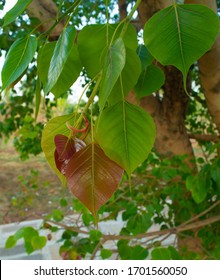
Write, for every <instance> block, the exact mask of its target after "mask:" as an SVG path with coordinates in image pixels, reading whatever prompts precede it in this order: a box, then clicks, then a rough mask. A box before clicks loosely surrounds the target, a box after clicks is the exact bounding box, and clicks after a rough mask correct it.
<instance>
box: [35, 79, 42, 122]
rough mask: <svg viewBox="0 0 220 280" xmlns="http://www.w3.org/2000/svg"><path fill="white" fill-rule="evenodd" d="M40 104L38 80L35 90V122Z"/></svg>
mask: <svg viewBox="0 0 220 280" xmlns="http://www.w3.org/2000/svg"><path fill="white" fill-rule="evenodd" d="M40 102H41V82H40V79H39V78H38V79H37V81H36V90H35V121H36V120H37V116H38V113H39V109H40Z"/></svg>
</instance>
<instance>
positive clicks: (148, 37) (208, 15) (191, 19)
mask: <svg viewBox="0 0 220 280" xmlns="http://www.w3.org/2000/svg"><path fill="white" fill-rule="evenodd" d="M218 32H219V19H218V16H217V15H216V14H215V13H214V12H213V11H212V10H210V9H209V8H207V7H205V6H203V5H190V4H189V5H177V4H174V5H172V6H169V7H168V8H166V9H163V10H161V11H159V12H158V13H156V14H155V15H154V16H153V17H151V18H150V20H149V21H148V22H147V23H146V25H145V27H144V42H145V44H146V46H147V48H148V49H149V51H150V52H151V54H152V55H153V56H154V57H155V58H156V59H157V60H158V61H159V62H160V63H161V64H163V65H174V66H175V67H177V68H178V69H179V70H180V71H181V72H182V73H183V77H184V84H185V82H186V76H187V73H188V70H189V68H190V66H191V65H192V64H193V63H194V62H195V61H196V60H198V59H199V58H200V57H201V56H202V55H203V54H204V53H205V52H207V51H208V50H209V49H210V48H211V46H212V44H213V43H214V40H215V38H216V36H217V34H218Z"/></svg>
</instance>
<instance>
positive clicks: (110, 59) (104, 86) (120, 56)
mask: <svg viewBox="0 0 220 280" xmlns="http://www.w3.org/2000/svg"><path fill="white" fill-rule="evenodd" d="M125 56H126V54H125V46H124V43H123V41H122V39H121V38H118V39H117V40H116V41H115V42H114V44H113V45H112V46H110V48H109V50H108V52H107V56H106V59H105V64H104V73H103V80H102V83H101V86H100V92H99V107H100V109H101V110H102V109H103V108H104V106H105V103H106V101H107V99H108V96H109V94H110V92H111V91H112V89H113V87H114V85H115V83H116V81H117V80H118V78H119V75H120V74H121V71H122V69H123V68H124V66H125Z"/></svg>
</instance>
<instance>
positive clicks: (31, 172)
mask: <svg viewBox="0 0 220 280" xmlns="http://www.w3.org/2000/svg"><path fill="white" fill-rule="evenodd" d="M0 141H1V140H0ZM67 191H68V190H64V189H63V188H62V186H61V184H60V181H59V179H58V178H57V176H56V175H55V174H54V173H53V171H52V170H51V169H50V167H49V166H48V164H47V162H46V160H45V158H44V155H43V153H42V154H40V155H38V156H31V157H30V159H29V160H27V161H21V160H20V158H19V154H18V153H17V152H16V151H15V149H14V148H13V145H11V144H9V145H6V144H4V143H3V142H0V224H6V223H11V222H17V221H22V220H27V219H28V220H29V219H37V218H40V217H42V215H45V214H47V213H49V212H50V211H51V210H53V209H56V208H57V207H58V206H59V201H60V198H62V196H63V195H64V193H66V192H67Z"/></svg>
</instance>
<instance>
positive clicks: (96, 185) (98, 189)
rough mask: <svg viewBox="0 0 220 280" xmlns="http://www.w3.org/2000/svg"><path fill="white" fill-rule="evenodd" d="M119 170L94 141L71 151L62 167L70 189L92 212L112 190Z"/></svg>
mask: <svg viewBox="0 0 220 280" xmlns="http://www.w3.org/2000/svg"><path fill="white" fill-rule="evenodd" d="M122 174H123V169H122V168H121V167H120V166H118V165H117V164H116V163H115V162H113V161H112V160H110V159H109V158H108V157H107V156H106V155H105V154H104V152H103V150H102V149H101V148H100V147H99V146H98V145H97V144H94V143H92V144H90V145H88V146H87V147H85V148H83V149H81V150H80V151H79V152H77V153H75V154H74V155H73V156H72V158H71V160H70V161H69V163H68V164H67V168H66V178H67V183H68V186H69V188H70V191H71V192H72V193H73V194H74V195H75V196H76V197H77V198H78V199H79V200H80V201H81V202H82V203H83V204H84V205H85V206H86V207H87V208H88V209H89V210H90V211H91V212H92V214H93V215H94V216H96V213H97V211H98V209H99V208H100V207H101V206H102V205H103V204H105V203H106V202H107V201H108V200H109V199H110V197H111V196H112V195H113V193H114V192H115V191H116V189H117V187H118V184H119V183H120V180H121V177H122Z"/></svg>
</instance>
